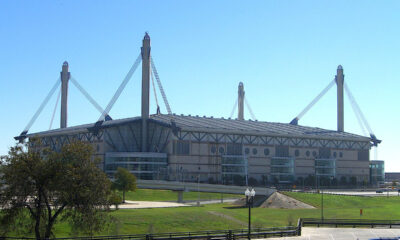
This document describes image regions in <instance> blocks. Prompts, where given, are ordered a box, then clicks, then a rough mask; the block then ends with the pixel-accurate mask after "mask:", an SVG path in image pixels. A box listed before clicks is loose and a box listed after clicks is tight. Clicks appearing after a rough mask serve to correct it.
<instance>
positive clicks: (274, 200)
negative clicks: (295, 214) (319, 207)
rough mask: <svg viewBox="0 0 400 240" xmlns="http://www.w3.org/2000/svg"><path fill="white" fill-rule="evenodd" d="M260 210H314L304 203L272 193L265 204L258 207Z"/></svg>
mask: <svg viewBox="0 0 400 240" xmlns="http://www.w3.org/2000/svg"><path fill="white" fill-rule="evenodd" d="M260 207H261V208H284V209H299V208H315V207H313V206H311V205H308V204H306V203H304V202H301V201H299V200H296V199H294V198H291V197H289V196H286V195H284V194H281V193H279V192H275V193H273V194H272V195H271V196H270V197H269V198H268V199H267V200H266V201H265V202H263V203H262V204H261V205H260Z"/></svg>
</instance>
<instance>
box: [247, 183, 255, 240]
mask: <svg viewBox="0 0 400 240" xmlns="http://www.w3.org/2000/svg"><path fill="white" fill-rule="evenodd" d="M244 195H246V204H247V206H248V207H249V231H248V239H251V237H250V233H251V208H252V207H253V200H254V196H255V195H256V191H254V189H253V188H252V189H251V190H249V189H248V188H247V189H246V191H245V192H244Z"/></svg>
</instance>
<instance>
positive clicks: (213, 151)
mask: <svg viewBox="0 0 400 240" xmlns="http://www.w3.org/2000/svg"><path fill="white" fill-rule="evenodd" d="M216 152H217V147H215V146H211V153H212V154H215V153H216Z"/></svg>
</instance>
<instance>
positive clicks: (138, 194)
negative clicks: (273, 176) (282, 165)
mask: <svg viewBox="0 0 400 240" xmlns="http://www.w3.org/2000/svg"><path fill="white" fill-rule="evenodd" d="M120 195H121V197H122V192H121V193H120ZM199 195H200V200H218V199H221V197H223V198H224V199H229V198H241V197H243V196H242V195H238V194H221V193H207V192H200V193H198V192H184V193H183V200H184V201H186V200H197V199H198V197H199ZM125 198H126V200H132V201H175V202H176V201H177V200H178V193H177V192H174V191H171V190H153V189H137V190H136V191H135V192H126V193H125Z"/></svg>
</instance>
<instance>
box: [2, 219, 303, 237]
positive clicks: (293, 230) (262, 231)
mask: <svg viewBox="0 0 400 240" xmlns="http://www.w3.org/2000/svg"><path fill="white" fill-rule="evenodd" d="M300 222H301V221H300V220H299V222H298V225H297V226H295V227H280V228H255V229H252V231H251V234H250V237H251V238H268V237H286V236H300V235H301V224H300ZM248 236H249V234H248V230H247V229H236V230H216V231H197V232H172V233H154V234H133V235H115V236H94V237H70V238H52V239H54V240H101V239H105V240H111V239H123V240H127V239H132V240H137V239H145V240H153V239H154V240H163V239H210V240H211V239H227V240H234V239H244V238H248ZM0 239H1V240H2V239H4V240H6V239H7V240H8V239H10V240H11V239H26V240H33V239H35V238H23V237H0Z"/></svg>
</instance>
